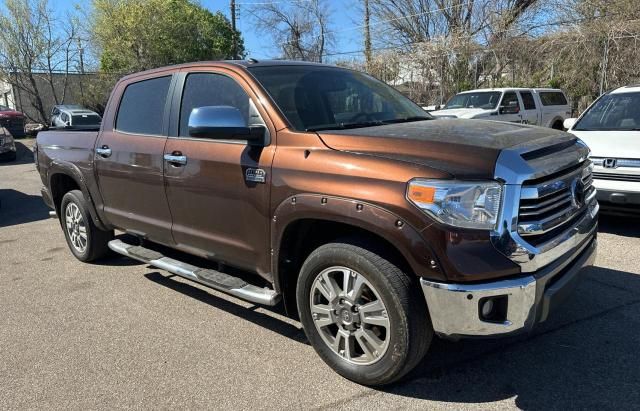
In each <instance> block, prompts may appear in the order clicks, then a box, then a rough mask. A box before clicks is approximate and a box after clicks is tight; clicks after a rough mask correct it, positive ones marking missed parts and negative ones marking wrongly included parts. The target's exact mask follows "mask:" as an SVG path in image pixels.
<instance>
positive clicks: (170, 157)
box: [164, 152, 187, 167]
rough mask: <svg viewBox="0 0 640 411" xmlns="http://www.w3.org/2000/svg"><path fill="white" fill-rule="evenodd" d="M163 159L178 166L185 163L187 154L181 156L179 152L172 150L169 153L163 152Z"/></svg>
mask: <svg viewBox="0 0 640 411" xmlns="http://www.w3.org/2000/svg"><path fill="white" fill-rule="evenodd" d="M164 161H166V162H168V163H170V164H171V165H173V166H176V167H180V166H183V165H185V164H187V156H183V155H182V153H180V152H173V153H171V154H165V155H164Z"/></svg>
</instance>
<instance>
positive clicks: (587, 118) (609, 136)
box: [564, 85, 640, 213]
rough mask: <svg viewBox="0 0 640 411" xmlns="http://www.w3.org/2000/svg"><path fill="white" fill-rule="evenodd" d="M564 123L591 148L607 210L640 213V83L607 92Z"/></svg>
mask: <svg viewBox="0 0 640 411" xmlns="http://www.w3.org/2000/svg"><path fill="white" fill-rule="evenodd" d="M564 126H565V128H567V129H568V131H569V132H570V133H572V134H574V135H576V136H577V137H579V138H580V139H582V140H583V141H584V142H585V143H587V145H588V146H589V148H591V160H592V161H593V163H594V165H595V168H594V172H593V177H594V185H595V186H596V189H597V190H598V200H599V201H600V202H601V204H602V205H603V209H604V210H607V209H608V211H613V212H622V213H627V212H640V85H636V86H626V87H620V88H618V89H616V90H613V91H610V92H609V93H606V94H603V95H602V96H600V97H599V98H598V99H597V100H596V101H594V102H593V104H591V106H590V107H589V108H588V109H586V110H585V112H584V113H582V116H580V118H578V119H575V118H570V119H567V120H565V122H564Z"/></svg>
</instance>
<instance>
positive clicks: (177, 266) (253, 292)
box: [109, 240, 280, 305]
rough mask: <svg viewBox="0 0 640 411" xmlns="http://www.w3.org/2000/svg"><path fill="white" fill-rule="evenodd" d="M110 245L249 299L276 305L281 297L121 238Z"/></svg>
mask: <svg viewBox="0 0 640 411" xmlns="http://www.w3.org/2000/svg"><path fill="white" fill-rule="evenodd" d="M109 248H110V249H112V250H113V251H115V252H116V253H118V254H122V255H124V256H127V257H131V258H133V259H135V260H138V261H142V262H143V263H146V264H149V265H152V266H154V267H158V268H160V269H163V270H166V271H169V272H170V273H172V274H176V275H179V276H181V277H184V278H187V279H189V280H192V281H195V282H198V283H200V284H203V285H206V286H207V287H211V288H213V289H216V290H218V291H221V292H223V293H227V294H231V295H233V296H234V297H238V298H241V299H243V300H247V301H250V302H252V303H256V304H263V305H276V304H277V303H278V301H280V294H278V293H276V292H275V291H274V290H272V289H269V288H260V287H257V286H255V285H252V284H249V283H247V282H246V281H244V280H242V279H240V278H238V277H233V276H230V275H229V274H225V273H221V272H220V271H216V270H211V269H204V268H200V267H196V266H194V265H191V264H187V263H184V262H182V261H178V260H174V259H173V258H169V257H165V256H164V255H162V254H161V253H159V252H157V251H154V250H150V249H148V248H144V247H141V246H137V245H131V244H127V243H125V242H123V241H120V240H111V241H109Z"/></svg>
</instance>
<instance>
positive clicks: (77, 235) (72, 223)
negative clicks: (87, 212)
mask: <svg viewBox="0 0 640 411" xmlns="http://www.w3.org/2000/svg"><path fill="white" fill-rule="evenodd" d="M64 222H65V225H66V226H67V234H69V240H71V244H72V245H73V248H75V249H76V251H78V252H79V253H84V251H85V250H86V249H87V226H86V225H85V223H84V219H83V218H82V213H81V212H80V209H79V208H78V206H77V205H76V204H75V203H69V204H67V207H66V209H65V211H64Z"/></svg>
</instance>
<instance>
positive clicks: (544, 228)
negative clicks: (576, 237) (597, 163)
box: [518, 160, 595, 246]
mask: <svg viewBox="0 0 640 411" xmlns="http://www.w3.org/2000/svg"><path fill="white" fill-rule="evenodd" d="M592 170H593V166H592V165H591V163H590V162H589V161H588V160H587V161H583V162H582V163H579V164H577V165H575V166H573V167H569V168H566V169H564V170H562V171H560V172H557V173H554V174H552V175H549V176H547V177H544V178H542V179H536V180H529V181H525V182H524V183H523V184H522V191H521V196H520V206H519V209H518V234H520V235H521V236H522V237H523V238H524V240H525V241H527V242H528V243H530V244H532V245H536V246H537V245H539V244H541V243H544V242H546V241H548V240H550V239H552V238H553V237H554V236H555V235H556V234H559V233H560V232H562V231H564V229H565V228H569V227H570V226H571V223H572V222H573V221H574V219H575V218H578V217H579V216H581V215H582V214H583V213H584V212H585V211H586V209H587V204H588V203H589V202H590V201H591V199H592V198H593V196H594V195H595V188H594V187H593V174H592Z"/></svg>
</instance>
